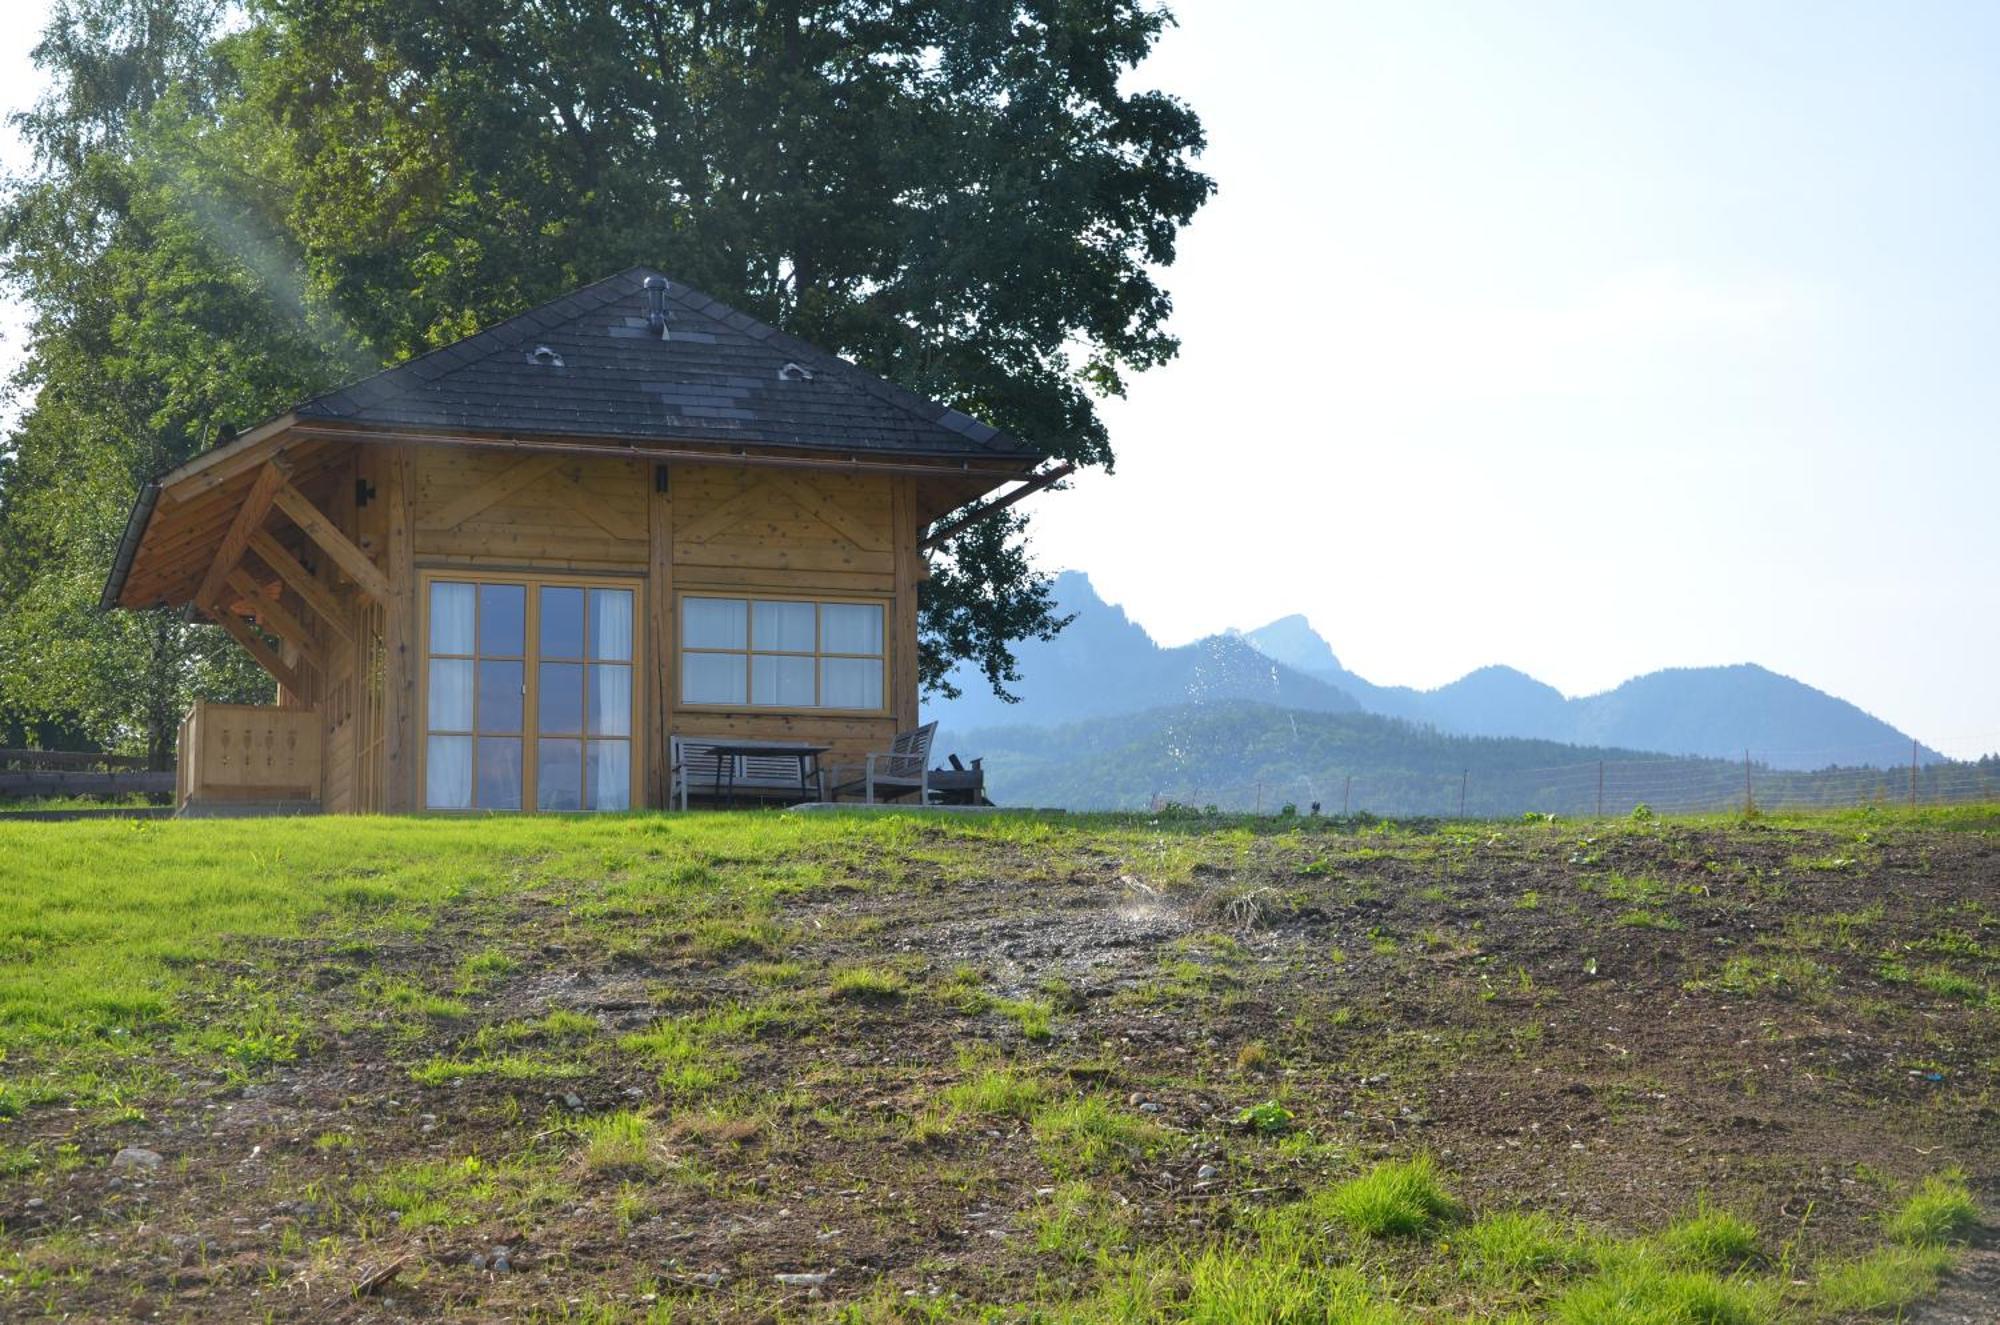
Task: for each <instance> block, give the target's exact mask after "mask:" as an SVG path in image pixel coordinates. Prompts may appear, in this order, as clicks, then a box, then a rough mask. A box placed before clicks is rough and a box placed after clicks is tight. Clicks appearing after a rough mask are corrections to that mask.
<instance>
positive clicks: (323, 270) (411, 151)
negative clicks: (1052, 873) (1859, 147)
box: [0, 0, 1212, 694]
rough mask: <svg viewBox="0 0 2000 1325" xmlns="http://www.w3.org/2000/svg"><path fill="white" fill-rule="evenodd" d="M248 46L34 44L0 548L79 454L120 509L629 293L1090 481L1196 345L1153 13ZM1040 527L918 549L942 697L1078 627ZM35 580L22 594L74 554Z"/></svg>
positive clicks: (370, 1) (1175, 126)
mask: <svg viewBox="0 0 2000 1325" xmlns="http://www.w3.org/2000/svg"><path fill="white" fill-rule="evenodd" d="M247 17H248V22H247V23H246V24H245V25H243V26H241V27H240V28H239V29H238V30H236V31H233V32H231V33H230V34H228V35H226V36H220V37H218V36H216V35H215V34H216V31H217V22H218V18H219V14H218V6H217V4H216V3H215V0H64V3H63V4H62V5H61V6H59V9H58V12H57V15H56V18H55V21H54V22H53V24H52V26H51V29H50V33H49V36H48V37H47V39H45V41H44V42H43V44H42V46H41V47H40V48H39V50H38V52H37V55H38V58H39V59H41V60H42V61H43V63H44V66H45V67H46V68H48V69H49V70H50V72H51V73H52V74H53V75H54V79H55V86H56V91H55V92H54V93H53V94H52V95H51V97H50V98H49V99H48V100H47V101H46V102H45V103H44V104H43V106H41V107H39V108H38V109H37V111H36V112H35V113H34V114H33V115H32V116H30V117H29V118H28V119H27V120H26V121H25V123H24V127H25V128H26V129H27V130H28V132H29V134H30V136H31V138H32V140H33V141H34V142H35V143H36V145H37V149H38V157H37V169H36V172H35V174H34V176H33V177H32V178H31V179H29V180H28V181H26V182H25V183H24V184H22V185H20V186H17V187H16V188H15V190H14V191H13V194H12V197H11V199H10V204H9V208H8V213H7V231H6V234H5V240H6V254H7V267H6V273H7V275H8V277H9V278H10V280H11V281H12V282H13V284H14V287H15V289H16V290H17V291H19V292H20V293H22V294H23V295H25V296H26V298H27V299H28V301H29V302H30V304H31V306H32V307H33V308H34V309H35V312H36V321H35V328H34V337H35V340H34V352H33V356H32V358H31V361H30V364H29V366H28V369H27V370H26V372H25V373H24V375H23V378H22V382H21V385H22V386H24V387H26V388H30V389H34V390H37V391H38V392H39V394H38V395H37V396H36V398H35V403H34V405H33V406H32V408H31V409H30V410H29V412H28V414H27V416H26V418H25V420H24V423H23V426H22V427H21V429H20V430H19V431H18V433H17V435H16V437H15V439H14V445H13V451H14V455H13V458H12V466H13V467H12V469H11V470H10V471H9V472H8V473H7V474H6V475H5V476H4V479H0V482H4V483H5V495H4V497H0V501H4V503H5V505H4V506H0V539H8V540H16V539H18V538H20V537H22V536H23V535H22V530H23V529H25V528H27V527H29V526H30V525H31V524H32V520H31V519H29V518H28V517H27V516H26V515H24V514H23V512H25V511H27V510H28V508H31V507H33V506H35V505H36V504H37V503H38V502H42V501H50V502H57V503H58V504H59V502H60V498H58V497H57V496H56V495H55V493H56V491H57V488H56V485H57V484H59V483H60V481H61V480H60V479H59V478H58V477H57V473H58V471H59V460H58V459H52V458H59V457H60V456H61V455H62V454H64V453H65V452H66V451H68V450H73V449H77V448H91V447H101V448H110V449H112V450H115V451H116V453H117V454H118V455H119V456H121V457H122V458H123V459H124V462H125V465H126V472H125V474H124V476H123V482H124V483H125V485H126V487H127V490H128V491H129V490H130V488H131V487H132V486H134V485H135V481H136V479H137V478H138V477H139V476H141V475H143V474H146V473H148V472H151V471H153V470H156V469H157V468H160V467H163V466H164V465H165V464H168V463H172V462H174V461H176V460H178V459H180V458H182V457H183V456H185V455H186V454H188V453H189V452H190V451H191V450H193V449H195V448H197V447H198V446H199V445H200V444H202V443H203V442H204V441H205V440H206V439H208V438H210V437H212V436H213V434H214V431H215V429H216V427H217V426H219V425H221V424H223V423H230V422H248V421H251V420H254V419H257V418H259V417H262V416H263V415H265V414H268V413H271V412H274V411H275V410H277V409H279V408H282V407H283V406H284V405H285V404H287V403H289V402H290V401H291V400H294V399H297V398H298V397H300V396H301V395H304V394H307V393H309V392H310V391H312V390H314V389H318V388H320V387H323V386H325V385H328V384H330V383H331V382H333V381H337V380H339V379H340V378H342V377H344V376H347V375H350V374H351V372H352V371H353V369H354V368H355V367H356V365H357V363H358V362H359V361H360V360H361V359H365V360H366V361H367V362H369V363H372V364H379V363H385V362H390V361H393V360H395V359H398V358H401V357H403V356H405V355H408V354H410V353H413V352H416V351H420V350H424V349H428V348H431V347H434V346H436V345H438V344H441V343H444V342H447V341H450V340H452V339H454V338H456V337H458V336H461V335H464V334H466V333H468V332H470V331H472V330H474V329H476V328H478V327H480V326H482V325H486V324H488V323H491V322H493V321H496V320H498V319H499V318H502V317H504V316H507V315H509V314H512V313H514V312H518V311H519V310H521V309H522V308H524V307H528V306H531V305H532V304H534V303H537V302H540V301H542V300H545V299H549V298H553V297H555V296H556V295H559V294H560V293H562V292H563V291H565V290H567V289H569V288H572V287H573V286H575V285H578V284H581V283H583V282H586V281H589V280H592V279H595V278H597V277H600V276H602V275H604V274H606V273H608V272H611V271H614V270H618V269H621V268H623V267H626V266H629V265H632V264H634V263H638V262H645V263H651V264H654V265H658V266H662V267H664V268H666V269H668V270H670V271H673V272H675V273H676V274H678V275H679V276H681V277H682V278H683V279H686V280H688V281H690V282H691V283H693V284H696V285H698V286H701V287H703V288H705V289H708V290H710V291H711V292H712V293H714V294H716V295H718V296H719V297H721V298H724V299H726V300H729V301H730V302H732V303H736V304H738V305H740V306H742V307H744V308H746V309H748V310H750V311H752V312H755V313H757V314H758V315H759V316H762V317H764V318H766V319H768V320H771V321H773V322H775V323H776V324H778V325H780V326H783V327H784V328H785V329H787V330H789V331H792V332H794V333H796V334H798V335H800V336H803V337H805V338H807V339H809V340H813V341H815V342H817V343H820V344H823V345H826V346H828V347H829V348H832V349H834V350H837V351H839V352H841V353H844V354H846V355H848V356H849V357H851V358H853V359H854V360H856V361H857V362H859V363H861V364H862V365H863V366H865V367H868V368H870V369H873V370H874V371H877V372H880V373H882V374H884V375H885V376H887V377H890V378H892V379H894V380H896V381H898V382H900V383H902V384H903V385H905V386H907V387H910V388H911V389H913V390H916V391H919V392H922V393H924V394H926V395H930V396H933V397H936V398H938V399H941V400H945V401H947V402H949V403H951V404H954V405H956V406H958V407H960V408H962V409H964V410H966V411H968V412H970V413H974V414H977V415H979V416H981V417H984V418H986V419H989V420H990V421H992V422H993V423H995V424H996V425H998V426H1000V427H1003V428H1006V429H1008V430H1009V431H1012V432H1014V433H1016V434H1017V435H1019V436H1021V437H1023V438H1026V439H1028V440H1030V441H1031V442H1033V443H1034V444H1036V445H1037V446H1038V447H1041V448H1045V449H1047V450H1048V451H1050V452H1052V453H1055V454H1057V455H1060V456H1063V457H1066V458H1069V459H1073V460H1076V461H1078V462H1079V463H1082V464H1088V465H1104V466H1109V465H1110V463H1111V460H1112V454H1111V447H1110V444H1109V439H1108V437H1107V435H1106V431H1105V428H1104V425H1103V422H1102V420H1101V419H1100V418H1099V416H1098V414H1097V409H1096V400H1097V399H1098V398H1100V397H1102V396H1104V395H1107V394H1116V393H1118V392H1121V391H1122V390H1123V389H1124V383H1125V379H1126V377H1127V376H1128V375H1129V374H1130V373H1132V372H1136V371H1142V370H1144V369H1146V368H1149V367H1152V366H1155V365H1157V364H1159V363H1161V362H1163V361H1164V360H1166V359H1167V358H1169V357H1171V356H1172V354H1173V353H1174V352H1175V349H1176V344H1175V341H1174V339H1173V337H1172V336H1171V335H1170V334H1168V332H1167V330H1166V320H1167V316H1168V314H1169V312H1170V310H1171V304H1170V301H1169V299H1168V296H1167V294H1166V292H1165V291H1164V290H1163V289H1162V288H1161V287H1160V285H1159V284H1158V282H1157V280H1156V278H1155V274H1156V272H1157V271H1158V269H1159V268H1161V267H1164V266H1165V265H1167V264H1168V263H1170V262H1171V261H1172V259H1173V256H1174V246H1175V241H1176V238H1177V235H1178V232H1179V230H1180V227H1182V226H1183V225H1185V224H1186V222H1187V221H1188V220H1189V219H1190V218H1191V217H1192V216H1193V214H1194V212H1195V211H1196V210H1197V209H1198V208H1199V206H1200V205H1201V203H1202V202H1203V201H1204V200H1205V199H1206V198H1207V196H1208V194H1209V192H1210V191H1211V188H1212V185H1211V182H1210V181H1209V180H1208V179H1207V177H1205V176H1204V175H1202V174H1201V173H1199V172H1198V171H1197V170H1196V169H1195V168H1194V167H1193V165H1192V160H1193V158H1194V156H1195V155H1196V154H1197V153H1198V152H1199V150H1200V149H1201V146H1202V134H1201V126H1200V123H1199V121H1198V120H1197V119H1196V117H1195V116H1194V114H1193V113H1192V112H1191V111H1190V110H1189V109H1188V108H1187V107H1185V106H1183V105H1182V104H1180V103H1179V102H1177V101H1175V100H1174V99H1172V98H1171V97H1168V96H1165V95H1163V94H1160V93H1157V92H1145V91H1139V92H1134V91H1127V90H1125V89H1123V88H1122V87H1121V85H1120V84H1121V81H1122V80H1123V79H1125V78H1126V77H1127V76H1128V75H1129V73H1130V71H1131V70H1132V69H1133V67H1134V66H1136V65H1137V64H1138V62H1139V61H1140V60H1141V59H1142V58H1143V57H1144V56H1145V54H1146V53H1147V51H1148V50H1150V49H1151V47H1152V45H1153V43H1154V42H1155V41H1156V40H1157V39H1158V37H1159V35H1160V33H1161V31H1162V30H1163V29H1164V27H1165V26H1166V25H1167V24H1168V22H1170V19H1169V16H1168V14H1167V12H1166V11H1165V9H1164V8H1162V7H1160V6H1158V5H1154V4H1148V3H1144V2H1143V0H1061V2H1060V3H1058V2H1057V0H1034V2H1032V3H1018V4H1013V5H996V4H993V3H991V2H990V0H709V2H708V3H702V4H668V3H664V0H574V2H573V3H569V4H564V5H560V6H551V5H547V4H542V3H535V2H534V0H402V2H401V3H384V2H381V0H261V3H253V5H252V6H251V8H250V11H249V14H248V16H247ZM108 468H112V469H115V466H109V467H108ZM105 481H106V482H107V484H112V485H113V486H115V481H114V479H113V478H107V479H106V480H105ZM79 523H80V525H87V526H88V527H89V529H90V530H91V531H92V532H91V535H90V538H87V539H86V538H81V537H79V540H78V541H76V542H75V543H74V545H73V546H74V547H76V548H77V549H84V548H85V547H86V545H92V546H94V547H95V549H96V550H95V551H93V552H86V551H83V550H79V551H76V552H73V553H67V554H65V555H66V556H79V557H80V556H86V555H94V556H97V557H99V558H100V561H99V565H100V567H101V566H102V564H103V561H104V560H108V557H106V556H105V554H104V549H105V548H107V547H108V546H109V544H110V542H111V541H113V540H114V539H115V530H113V529H112V528H111V521H110V519H109V517H108V516H106V515H104V514H103V513H102V512H99V513H97V514H95V515H87V516H80V517H79ZM9 525H13V526H15V527H14V528H13V529H12V530H11V531H10V530H9V529H8V527H7V526H9ZM1024 530H1025V521H1024V520H1023V519H1022V518H1021V517H1020V516H1018V515H1017V514H1015V513H1012V512H1010V513H1008V514H1007V515H1005V516H1001V517H998V518H996V519H995V520H993V521H991V522H989V523H987V524H983V525H978V526H975V527H974V528H972V529H969V530H967V531H966V532H964V533H963V534H960V535H958V536H957V537H954V538H952V539H950V540H948V541H947V542H946V543H945V544H944V545H943V546H942V547H941V548H939V549H938V550H937V552H936V553H935V554H934V567H933V574H932V577H931V579H930V580H929V582H928V583H927V584H926V585H925V587H924V591H923V597H922V606H921V612H922V625H923V641H924V645H923V649H922V661H923V669H924V677H925V680H926V682H927V684H930V685H933V686H939V685H943V684H944V683H945V676H946V674H947V672H948V671H949V670H950V668H951V667H952V666H953V665H954V664H955V663H956V662H958V661H960V660H963V659H971V660H973V661H974V663H975V664H976V665H977V666H978V667H979V668H980V669H981V670H982V671H983V672H984V673H985V675H986V677H987V678H988V679H989V681H990V682H991V683H992V684H993V685H994V686H995V687H996V689H998V688H1001V687H1002V686H1003V685H1004V683H1005V681H1006V680H1007V679H1009V678H1010V676H1011V675H1012V669H1013V655H1012V652H1011V650H1010V649H1009V647H1008V645H1009V643H1010V641H1012V640H1015V639H1019V638H1022V637H1024V636H1027V635H1047V634H1049V633H1052V632H1053V631H1054V630H1056V629H1058V628H1059V627H1060V624H1061V622H1060V621H1059V620H1057V619H1056V618H1055V616H1054V615H1053V611H1052V605H1051V599H1050V596H1049V592H1048V585H1047V583H1046V582H1045V580H1044V579H1043V578H1042V577H1041V576H1039V575H1037V574H1036V573H1034V572H1033V571H1032V570H1031V569H1030V567H1029V565H1028V562H1027V560H1026V558H1025V556H1023V555H1022V539H1023V537H1024ZM92 539H94V540H95V542H94V545H93V544H91V540H92ZM54 563H60V566H59V567H56V568H52V565H53V564H54ZM40 565H41V569H40V570H34V569H30V570H27V571H24V572H22V573H19V574H16V575H13V576H11V577H10V578H9V579H8V581H7V582H6V583H4V584H0V594H7V595H10V598H9V599H8V600H0V602H4V601H12V598H11V596H12V595H15V594H17V593H20V592H22V591H23V590H22V584H23V582H24V580H25V581H28V582H36V583H43V584H45V585H48V584H54V583H56V582H57V581H58V580H60V579H61V577H60V576H59V575H56V569H59V568H60V567H66V566H67V565H68V562H67V561H64V560H63V559H62V558H61V557H57V556H55V554H53V553H51V554H50V555H49V556H48V557H45V558H43V559H42V562H41V563H40ZM82 578H83V577H80V576H71V577H70V578H69V581H68V582H72V583H79V584H80V583H81V582H82ZM199 634H200V632H193V633H192V634H191V635H190V636H189V640H188V641H183V642H184V643H187V642H190V641H191V640H192V639H193V637H194V636H196V635H199ZM4 648H5V646H4V645H0V650H4ZM196 652H198V650H197V651H196ZM88 656H89V655H88V654H87V653H86V654H85V655H82V656H81V657H83V658H87V657H88ZM190 656H192V655H190ZM114 661H119V662H122V660H114V659H113V658H112V657H111V655H110V654H109V653H108V652H107V653H105V654H104V655H103V657H102V659H101V663H102V666H101V668H100V670H104V671H106V672H107V673H109V671H110V667H111V664H112V663H113V662H114ZM79 665H87V663H85V662H82V661H80V662H79ZM4 666H6V664H4V663H0V667H4ZM6 675H7V673H6V672H4V671H0V678H4V677H5V676H6ZM203 683H204V682H203V681H202V680H201V678H200V677H199V676H198V675H197V676H195V679H194V680H193V681H191V682H190V684H194V685H200V684H203ZM0 686H7V687H9V689H8V691H7V693H10V694H14V693H23V692H20V691H18V690H15V689H14V688H13V682H11V681H7V680H4V679H0Z"/></svg>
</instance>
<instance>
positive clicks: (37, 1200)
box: [27, 1196, 48, 1210]
mask: <svg viewBox="0 0 2000 1325" xmlns="http://www.w3.org/2000/svg"><path fill="white" fill-rule="evenodd" d="M47 1204H48V1202H47V1201H44V1200H43V1199H42V1198H41V1197H39V1196H30V1197H29V1198H28V1202H27V1208H28V1209H30V1210H39V1209H41V1208H42V1207H43V1206H45V1205H47Z"/></svg>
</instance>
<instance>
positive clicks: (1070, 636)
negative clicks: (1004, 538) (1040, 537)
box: [929, 571, 1361, 731]
mask: <svg viewBox="0 0 2000 1325" xmlns="http://www.w3.org/2000/svg"><path fill="white" fill-rule="evenodd" d="M1055 597H1056V606H1057V611H1058V612H1059V613H1075V614H1076V619H1075V620H1074V621H1072V622H1071V623H1070V624H1069V626H1068V627H1067V628H1065V629H1064V630H1063V632H1062V633H1061V634H1060V635H1058V636H1056V638H1055V639H1054V640H1053V641H1049V642H1043V641H1041V640H1027V641H1024V642H1023V643H1021V644H1019V645H1017V646H1016V647H1015V650H1014V652H1015V656H1016V657H1017V658H1018V659H1019V660H1020V670H1021V680H1020V681H1019V682H1018V683H1015V684H1013V685H1010V686H1009V689H1011V690H1012V691H1014V693H1016V694H1017V695H1019V696H1020V698H1021V702H1020V703H1018V704H1009V703H1007V702H1005V701H1004V700H1002V699H1000V698H999V697H998V696H996V695H995V694H994V693H993V690H992V687H990V686H988V685H987V684H986V680H985V678H984V677H982V676H981V675H980V674H979V673H978V672H977V671H975V670H972V669H969V668H964V667H961V668H960V669H959V670H958V672H957V673H956V674H955V675H954V677H953V680H954V682H955V683H956V684H957V685H958V687H959V688H960V689H961V690H962V691H963V692H964V695H963V697H962V698H959V699H957V700H952V701H949V702H946V703H942V704H936V705H932V706H930V709H931V712H930V714H929V716H935V717H939V718H941V719H942V720H943V722H944V725H945V726H947V727H950V728H952V729H954V730H958V731H963V730H966V729H968V728H974V727H988V726H995V725H999V724H1011V723H1020V722H1026V723H1030V724H1033V725H1036V726H1050V725H1053V724H1056V723H1063V722H1074V721H1077V720H1078V719H1082V718H1094V717H1102V716H1104V715H1106V714H1113V713H1136V712H1139V711H1140V710H1142V709H1150V708H1159V707H1162V706H1164V705H1173V704H1190V703H1193V704H1204V703H1223V702H1227V701H1230V700H1239V699H1242V700H1254V701H1257V702H1260V703H1266V704H1275V705H1277V706H1279V707H1280V708H1288V709H1301V710H1305V711H1307V712H1314V713H1353V712H1359V711H1360V709H1361V705H1359V704H1358V703H1356V702H1355V700H1354V698H1353V697H1352V696H1351V695H1348V694H1346V693H1345V692H1344V691H1342V690H1341V689H1340V688H1339V687H1338V686H1336V685H1333V684H1331V683H1329V682H1328V681H1326V680H1325V679H1323V678H1320V677H1314V676H1308V675H1306V674H1305V673H1304V672H1301V671H1298V670H1296V669H1295V668H1292V667H1289V666H1287V665H1285V664H1284V663H1283V662H1282V661H1280V660H1277V659H1273V658H1270V657H1267V656H1266V655H1264V654H1262V653H1260V652H1258V651H1257V650H1256V649H1254V648H1252V647H1251V645H1250V643H1249V642H1248V641H1247V640H1245V639H1244V638H1242V637H1241V636H1238V635H1215V636H1211V637H1209V638H1208V639H1204V640H1197V641H1195V642H1194V643H1193V644H1184V645H1181V646H1180V647H1179V648H1173V649H1163V648H1161V647H1160V646H1159V645H1157V644H1155V643H1154V642H1153V638H1152V636H1150V635H1148V634H1147V633H1146V632H1145V630H1144V629H1143V628H1142V627H1140V626H1139V625H1138V624H1137V623H1135V622H1134V621H1133V620H1132V619H1131V618H1130V617H1128V616H1126V615H1125V612H1124V610H1123V609H1121V608H1118V607H1113V606H1111V605H1110V604H1108V603H1106V602H1105V601H1104V600H1103V599H1101V598H1099V597H1098V596H1097V593H1096V591H1095V590H1094V589H1092V588H1091V586H1090V581H1089V580H1088V579H1086V578H1085V577H1084V576H1082V575H1080V574H1078V573H1076V572H1074V571H1066V572H1064V573H1063V574H1061V575H1059V576H1057V577H1056V583H1055Z"/></svg>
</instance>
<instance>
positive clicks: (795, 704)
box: [750, 653, 813, 708]
mask: <svg viewBox="0 0 2000 1325" xmlns="http://www.w3.org/2000/svg"><path fill="white" fill-rule="evenodd" d="M750 702H751V703H752V704H762V705H765V706H776V707H780V708H811V707H812V703H813V660H812V659H810V658H793V657H789V656H786V655H784V654H768V653H753V654H751V655H750Z"/></svg>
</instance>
